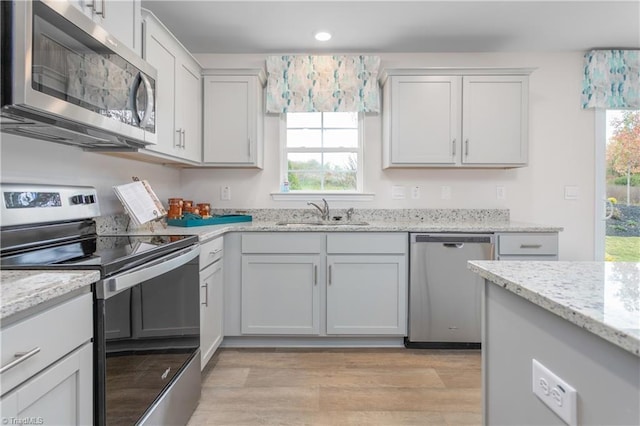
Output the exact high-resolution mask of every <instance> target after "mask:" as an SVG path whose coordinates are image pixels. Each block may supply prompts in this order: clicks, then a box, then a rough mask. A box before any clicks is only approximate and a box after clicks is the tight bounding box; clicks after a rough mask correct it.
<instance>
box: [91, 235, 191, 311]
mask: <svg viewBox="0 0 640 426" xmlns="http://www.w3.org/2000/svg"><path fill="white" fill-rule="evenodd" d="M199 254H200V246H198V245H196V246H193V247H188V248H186V249H183V250H180V251H179V252H177V253H172V254H171V255H168V256H165V257H162V258H160V259H158V260H156V261H154V262H151V263H147V264H145V265H141V266H139V267H137V268H134V269H132V270H130V271H126V272H124V273H123V274H120V275H116V276H115V277H111V278H107V279H105V280H104V281H103V282H102V283H103V291H104V293H105V299H106V298H107V293H109V294H110V295H114V294H116V293H119V292H121V291H123V290H126V289H128V288H131V287H134V286H136V285H138V284H140V283H141V282H143V281H147V280H150V279H153V278H156V277H159V276H160V275H163V274H165V273H167V272H169V271H171V270H173V269H175V268H178V267H180V266H182V265H184V264H186V263H187V262H189V261H190V260H192V259H194V258H196V257H197V256H198V255H199Z"/></svg>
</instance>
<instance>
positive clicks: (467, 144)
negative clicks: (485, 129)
mask: <svg viewBox="0 0 640 426" xmlns="http://www.w3.org/2000/svg"><path fill="white" fill-rule="evenodd" d="M464 155H465V156H468V155H469V139H467V140H465V141H464Z"/></svg>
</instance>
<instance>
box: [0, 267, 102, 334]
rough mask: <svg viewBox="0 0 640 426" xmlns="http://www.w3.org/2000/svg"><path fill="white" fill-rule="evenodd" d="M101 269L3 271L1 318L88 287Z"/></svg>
mask: <svg viewBox="0 0 640 426" xmlns="http://www.w3.org/2000/svg"><path fill="white" fill-rule="evenodd" d="M99 279H100V273H99V272H98V271H10V270H2V271H0V292H1V295H2V303H0V320H2V321H3V322H4V321H5V320H6V319H7V318H9V317H11V316H14V315H17V314H20V313H22V312H24V311H27V310H31V309H33V308H37V307H38V305H41V304H44V303H46V302H49V301H51V300H54V299H56V298H62V297H64V296H65V295H67V294H69V293H72V292H74V291H76V290H79V289H82V288H83V287H87V286H89V285H91V284H92V283H94V282H96V281H98V280H99Z"/></svg>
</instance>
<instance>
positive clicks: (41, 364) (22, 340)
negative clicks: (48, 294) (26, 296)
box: [0, 293, 93, 425]
mask: <svg viewBox="0 0 640 426" xmlns="http://www.w3.org/2000/svg"><path fill="white" fill-rule="evenodd" d="M0 335H1V338H2V366H3V370H4V371H3V372H2V373H1V375H0V379H1V380H2V397H1V399H0V412H2V417H3V419H4V420H6V421H7V422H8V423H9V424H17V423H13V422H17V421H19V420H22V419H25V418H28V419H30V421H32V423H31V424H60V425H62V424H64V425H87V424H91V423H92V422H93V408H92V407H93V345H92V343H91V338H92V336H93V302H92V295H91V294H90V293H85V294H83V295H80V296H77V297H74V298H73V299H71V300H68V301H66V302H62V303H59V304H57V305H55V306H53V307H51V308H49V309H46V310H44V311H42V312H40V313H37V314H34V315H32V316H29V317H27V318H26V319H24V320H21V321H19V322H17V323H15V324H11V325H9V326H7V327H3V328H2V330H1V332H0ZM61 336H62V338H61ZM19 359H22V360H23V361H20V362H19V363H17V364H15V366H13V367H9V366H10V363H11V362H12V361H17V360H19ZM5 423H6V422H5Z"/></svg>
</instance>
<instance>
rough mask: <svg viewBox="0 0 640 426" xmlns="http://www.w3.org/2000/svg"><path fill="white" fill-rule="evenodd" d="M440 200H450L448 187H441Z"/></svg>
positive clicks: (449, 188)
mask: <svg viewBox="0 0 640 426" xmlns="http://www.w3.org/2000/svg"><path fill="white" fill-rule="evenodd" d="M440 198H442V199H443V200H450V199H451V187H450V186H443V187H442V188H440Z"/></svg>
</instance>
